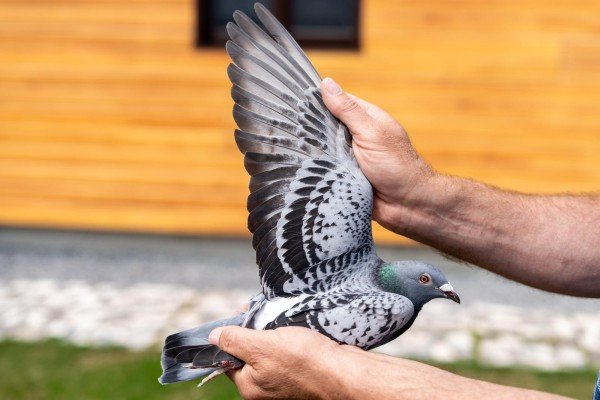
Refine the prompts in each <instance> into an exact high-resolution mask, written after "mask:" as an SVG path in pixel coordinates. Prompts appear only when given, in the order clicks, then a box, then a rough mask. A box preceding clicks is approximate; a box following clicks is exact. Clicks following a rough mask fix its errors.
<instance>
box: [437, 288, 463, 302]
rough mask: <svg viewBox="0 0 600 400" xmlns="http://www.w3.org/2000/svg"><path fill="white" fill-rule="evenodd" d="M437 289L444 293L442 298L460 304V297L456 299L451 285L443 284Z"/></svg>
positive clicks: (456, 295) (456, 296)
mask: <svg viewBox="0 0 600 400" xmlns="http://www.w3.org/2000/svg"><path fill="white" fill-rule="evenodd" d="M439 289H440V290H441V291H442V292H443V293H444V297H446V298H447V299H450V300H452V301H454V302H456V303H458V304H460V297H458V294H456V292H455V291H454V288H453V287H452V285H451V284H449V283H445V284H443V285H442V286H440V287H439Z"/></svg>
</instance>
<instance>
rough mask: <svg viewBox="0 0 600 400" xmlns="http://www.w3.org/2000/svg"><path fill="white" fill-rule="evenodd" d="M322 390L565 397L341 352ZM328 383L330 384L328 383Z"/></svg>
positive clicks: (431, 397) (329, 395)
mask: <svg viewBox="0 0 600 400" xmlns="http://www.w3.org/2000/svg"><path fill="white" fill-rule="evenodd" d="M340 353H341V354H340V355H339V356H338V358H337V360H336V368H332V370H331V373H330V375H331V376H329V377H326V378H327V379H326V380H327V382H324V384H323V385H322V387H323V388H324V393H323V396H322V398H324V399H330V400H338V399H346V400H347V399H357V400H358V399H360V400H371V399H372V400H381V399H390V400H391V399H394V400H404V399H407V400H408V399H410V400H418V399H427V400H436V399H440V400H442V399H443V400H451V399H461V400H468V399H484V398H485V399H490V400H495V399H499V400H500V399H511V400H519V399H528V400H530V399H533V400H536V399H537V400H551V399H552V400H554V399H556V400H558V399H562V398H563V397H560V396H555V395H551V394H547V393H541V392H536V391H531V390H526V389H519V388H513V387H507V386H501V385H496V384H492V383H487V382H483V381H477V380H473V379H469V378H464V377H461V376H458V375H454V374H452V373H449V372H447V371H444V370H441V369H438V368H435V367H431V366H429V365H426V364H422V363H419V362H416V361H410V360H404V359H397V358H392V357H389V356H383V355H378V354H373V353H367V352H362V351H361V352H348V351H342V352H340ZM327 383H329V384H327Z"/></svg>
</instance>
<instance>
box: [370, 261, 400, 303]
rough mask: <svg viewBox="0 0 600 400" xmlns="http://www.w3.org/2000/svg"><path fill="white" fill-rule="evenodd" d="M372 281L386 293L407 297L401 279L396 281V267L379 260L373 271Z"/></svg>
mask: <svg viewBox="0 0 600 400" xmlns="http://www.w3.org/2000/svg"><path fill="white" fill-rule="evenodd" d="M373 281H374V282H375V285H376V286H377V287H378V288H379V289H381V290H383V291H386V292H391V293H396V294H400V295H402V296H405V297H408V293H407V290H406V289H407V288H406V287H405V285H404V284H403V283H404V282H402V280H401V279H398V275H397V273H396V267H395V266H394V265H393V264H391V263H387V262H385V261H383V260H381V259H380V260H379V263H378V265H377V267H376V268H375V269H374V271H373Z"/></svg>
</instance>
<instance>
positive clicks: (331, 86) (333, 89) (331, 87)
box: [323, 78, 342, 96]
mask: <svg viewBox="0 0 600 400" xmlns="http://www.w3.org/2000/svg"><path fill="white" fill-rule="evenodd" d="M323 83H324V84H325V90H327V93H329V94H330V95H332V96H337V95H339V94H340V93H342V88H341V87H340V85H338V84H337V83H336V82H335V81H334V80H333V79H331V78H325V79H323Z"/></svg>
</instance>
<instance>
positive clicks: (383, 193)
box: [321, 78, 435, 233]
mask: <svg viewBox="0 0 600 400" xmlns="http://www.w3.org/2000/svg"><path fill="white" fill-rule="evenodd" d="M321 90H322V93H323V101H324V102H325V105H326V106H327V107H328V108H329V110H330V111H331V113H332V114H333V115H335V116H336V117H337V118H338V119H340V120H341V121H342V122H343V123H344V124H346V126H348V129H349V130H350V134H351V135H352V141H353V144H352V147H353V150H354V155H355V156H356V160H357V161H358V164H359V165H360V168H361V170H362V171H363V173H364V174H365V176H366V177H367V179H368V180H369V182H371V185H373V189H374V203H373V219H375V220H376V221H377V222H379V223H380V224H381V225H383V226H384V227H386V228H388V229H390V230H392V231H395V232H398V233H402V232H399V231H400V230H401V229H400V226H399V224H400V223H401V222H403V223H406V221H404V220H405V218H404V216H403V214H405V213H404V209H403V208H404V207H405V206H408V205H409V204H410V203H411V202H414V201H416V200H418V199H417V197H418V195H420V194H421V193H422V189H423V188H424V187H426V185H427V183H428V182H429V181H431V180H432V179H431V178H433V177H434V176H435V173H434V172H433V170H432V169H431V168H430V167H429V165H428V164H427V163H426V162H425V161H424V160H423V159H422V158H421V157H420V156H419V154H418V153H417V152H416V150H415V149H414V147H413V146H412V144H411V142H410V139H409V137H408V135H407V134H406V131H405V130H404V128H403V127H402V126H401V125H400V124H399V123H398V121H396V120H395V119H394V118H393V117H392V116H390V115H389V114H388V113H387V112H385V111H383V110H382V109H381V108H379V107H377V106H375V105H374V104H371V103H369V102H367V101H365V100H363V99H360V98H358V97H356V96H354V95H351V94H349V93H346V92H344V91H342V89H341V88H340V87H339V85H337V84H336V83H335V82H334V81H333V80H332V79H331V78H325V79H324V80H323V82H322V83H321Z"/></svg>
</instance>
